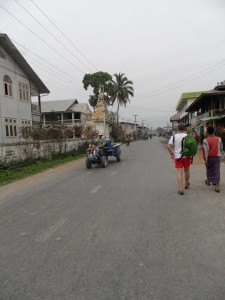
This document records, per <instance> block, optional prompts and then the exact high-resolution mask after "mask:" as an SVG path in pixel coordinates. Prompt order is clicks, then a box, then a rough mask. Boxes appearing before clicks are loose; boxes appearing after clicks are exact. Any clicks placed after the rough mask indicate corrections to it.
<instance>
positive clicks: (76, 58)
mask: <svg viewBox="0 0 225 300" xmlns="http://www.w3.org/2000/svg"><path fill="white" fill-rule="evenodd" d="M14 1H15V2H16V3H17V4H18V5H20V7H21V8H22V9H23V10H24V11H25V12H26V13H27V14H28V15H29V16H31V17H32V18H33V19H34V20H35V21H36V22H37V23H38V24H39V25H40V26H41V27H42V28H44V29H45V30H46V31H47V32H48V33H49V34H50V35H51V36H52V37H53V38H54V39H55V40H56V41H57V42H58V43H59V44H60V45H61V46H62V47H63V48H64V49H66V50H67V51H68V52H69V53H70V54H71V55H72V56H73V57H74V58H75V59H77V60H78V61H79V62H80V63H81V64H82V65H83V66H84V67H86V68H87V69H88V70H89V71H91V69H90V68H89V67H88V66H87V65H86V64H84V63H83V62H82V61H81V60H80V59H79V58H78V57H77V56H76V55H74V53H73V52H72V51H70V49H68V48H67V47H66V46H65V45H64V44H63V43H62V42H61V41H60V40H59V39H58V38H57V37H55V36H54V35H53V34H52V33H51V32H50V31H49V30H48V29H47V28H46V27H45V26H43V25H42V24H41V23H40V22H39V21H38V20H37V19H36V18H35V17H34V16H33V15H32V14H31V13H30V12H29V11H28V10H27V9H26V8H25V7H24V6H23V5H22V4H20V3H19V2H18V1H17V0H14Z"/></svg>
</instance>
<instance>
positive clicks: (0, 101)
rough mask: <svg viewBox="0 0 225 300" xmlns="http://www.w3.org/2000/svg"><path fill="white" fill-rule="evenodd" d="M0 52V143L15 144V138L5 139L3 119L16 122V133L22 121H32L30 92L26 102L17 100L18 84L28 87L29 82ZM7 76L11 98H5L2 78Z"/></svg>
mask: <svg viewBox="0 0 225 300" xmlns="http://www.w3.org/2000/svg"><path fill="white" fill-rule="evenodd" d="M0 50H1V51H2V52H3V53H4V54H5V58H3V57H1V56H0V123H1V125H0V130H1V133H0V143H4V142H7V143H8V142H16V141H18V140H19V136H18V134H17V136H16V137H6V135H5V118H12V119H14V120H16V126H17V133H18V129H19V127H21V126H22V120H30V121H32V116H31V102H30V91H29V93H28V95H29V97H28V101H23V100H19V82H21V83H23V84H26V85H28V86H29V87H30V83H29V80H28V78H27V76H26V74H25V73H24V72H23V71H22V69H21V68H20V67H19V66H18V65H17V64H16V63H15V62H14V60H13V59H12V58H11V57H10V56H9V55H8V53H7V52H6V51H5V50H4V49H3V48H2V47H1V46H0ZM5 75H8V76H9V77H10V79H11V80H12V96H5V89H4V84H3V79H4V76H5Z"/></svg>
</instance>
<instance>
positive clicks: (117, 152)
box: [116, 148, 121, 161]
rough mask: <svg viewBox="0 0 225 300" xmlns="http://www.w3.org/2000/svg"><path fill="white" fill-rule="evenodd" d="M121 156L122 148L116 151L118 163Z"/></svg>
mask: <svg viewBox="0 0 225 300" xmlns="http://www.w3.org/2000/svg"><path fill="white" fill-rule="evenodd" d="M120 155H121V150H120V148H117V149H116V159H117V161H120Z"/></svg>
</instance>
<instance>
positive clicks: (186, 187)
mask: <svg viewBox="0 0 225 300" xmlns="http://www.w3.org/2000/svg"><path fill="white" fill-rule="evenodd" d="M189 186H190V182H188V184H187V185H185V187H184V188H185V189H186V190H187V189H188V188H189Z"/></svg>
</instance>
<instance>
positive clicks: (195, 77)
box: [133, 59, 225, 101]
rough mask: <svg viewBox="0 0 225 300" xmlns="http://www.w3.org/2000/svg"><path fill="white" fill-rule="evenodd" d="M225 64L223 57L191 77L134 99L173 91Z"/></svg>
mask: <svg viewBox="0 0 225 300" xmlns="http://www.w3.org/2000/svg"><path fill="white" fill-rule="evenodd" d="M224 65H225V59H223V60H222V61H221V62H218V63H216V64H215V65H213V66H210V67H208V68H206V69H203V70H202V71H200V72H198V73H195V74H193V75H191V76H189V77H187V78H185V79H181V80H178V81H177V82H175V83H172V84H169V85H166V86H164V87H162V88H159V89H156V90H154V91H152V93H149V94H147V93H146V94H144V95H146V96H144V95H143V96H141V95H140V96H136V97H135V98H138V99H134V100H133V101H137V100H138V101H140V100H142V99H146V98H149V97H154V96H157V95H161V94H164V93H166V92H168V91H171V90H174V89H176V88H178V87H181V86H183V85H185V84H187V83H189V82H191V81H194V80H196V79H198V78H199V77H201V76H204V75H207V74H208V73H211V72H213V71H214V70H216V69H218V68H221V67H223V66H224ZM179 82H184V83H182V84H178V83H179ZM167 87H168V88H167Z"/></svg>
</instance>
